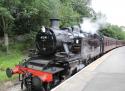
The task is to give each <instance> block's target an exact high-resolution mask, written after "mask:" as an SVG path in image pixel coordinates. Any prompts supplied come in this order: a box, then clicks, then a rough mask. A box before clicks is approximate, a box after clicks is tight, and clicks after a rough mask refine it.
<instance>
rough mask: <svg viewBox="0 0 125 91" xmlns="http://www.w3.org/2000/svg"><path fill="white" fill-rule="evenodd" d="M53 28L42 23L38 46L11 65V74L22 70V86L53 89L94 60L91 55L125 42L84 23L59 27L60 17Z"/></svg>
mask: <svg viewBox="0 0 125 91" xmlns="http://www.w3.org/2000/svg"><path fill="white" fill-rule="evenodd" d="M51 25H52V27H51V28H45V27H42V28H41V30H40V31H39V32H38V34H37V35H36V42H35V43H36V50H32V55H31V56H30V57H29V58H28V59H26V60H24V61H23V62H22V63H21V64H19V65H16V66H15V68H13V69H9V68H7V70H6V73H7V76H8V77H11V76H12V75H13V74H19V80H20V81H21V88H22V89H23V86H25V87H26V89H27V91H38V90H40V91H49V90H50V89H51V88H53V87H54V86H56V85H58V84H59V83H61V82H62V81H63V80H65V79H67V78H68V77H70V76H72V75H74V74H75V73H76V72H78V71H79V70H81V69H82V68H84V67H85V66H86V65H88V64H89V63H91V62H92V61H91V59H93V58H96V57H98V56H100V55H101V54H103V53H105V52H107V51H109V50H111V49H113V48H116V47H119V46H122V45H123V44H125V43H124V41H120V40H116V39H113V38H109V37H106V36H101V35H98V34H89V33H85V32H82V31H81V29H80V27H78V26H74V27H68V28H63V29H59V27H58V26H59V22H58V19H51Z"/></svg>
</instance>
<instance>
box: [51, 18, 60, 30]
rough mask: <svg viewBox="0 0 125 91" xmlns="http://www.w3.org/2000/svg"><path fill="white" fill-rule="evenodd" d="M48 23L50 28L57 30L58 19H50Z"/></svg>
mask: <svg viewBox="0 0 125 91" xmlns="http://www.w3.org/2000/svg"><path fill="white" fill-rule="evenodd" d="M50 23H51V27H52V28H55V29H59V19H56V18H53V19H50Z"/></svg>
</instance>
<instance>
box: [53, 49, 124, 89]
mask: <svg viewBox="0 0 125 91" xmlns="http://www.w3.org/2000/svg"><path fill="white" fill-rule="evenodd" d="M51 91H125V47H120V48H116V49H114V50H112V51H110V52H108V53H107V54H105V55H104V56H102V57H101V58H99V59H97V60H96V61H94V62H93V63H91V64H90V65H88V66H87V67H86V68H84V69H83V70H81V71H80V72H78V73H77V74H75V75H74V76H72V77H71V78H69V79H68V80H66V81H64V82H63V83H61V84H60V85H59V86H57V87H56V88H54V89H52V90H51Z"/></svg>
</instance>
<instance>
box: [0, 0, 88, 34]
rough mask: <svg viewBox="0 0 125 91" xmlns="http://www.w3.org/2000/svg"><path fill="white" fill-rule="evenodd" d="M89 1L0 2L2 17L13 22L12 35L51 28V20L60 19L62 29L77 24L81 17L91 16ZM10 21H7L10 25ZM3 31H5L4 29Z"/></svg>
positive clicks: (26, 0) (12, 0)
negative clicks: (42, 27) (44, 27)
mask: <svg viewBox="0 0 125 91" xmlns="http://www.w3.org/2000/svg"><path fill="white" fill-rule="evenodd" d="M88 1H89V0H78V1H77V0H0V3H1V4H0V23H1V21H2V20H1V15H2V16H6V17H5V20H6V19H9V21H10V20H11V21H13V24H12V22H11V24H10V23H9V26H11V27H12V29H8V28H7V29H6V30H10V31H11V32H10V34H25V33H29V32H31V31H36V30H38V29H39V27H41V26H42V25H45V26H49V25H50V23H49V19H50V18H60V19H61V23H60V26H61V27H65V26H69V25H74V24H77V23H78V22H79V21H80V19H81V17H83V16H89V15H90V13H89V12H90V9H89V7H88V6H87V4H88V3H87V2H88ZM9 21H6V23H8V22H9ZM2 30H3V29H2Z"/></svg>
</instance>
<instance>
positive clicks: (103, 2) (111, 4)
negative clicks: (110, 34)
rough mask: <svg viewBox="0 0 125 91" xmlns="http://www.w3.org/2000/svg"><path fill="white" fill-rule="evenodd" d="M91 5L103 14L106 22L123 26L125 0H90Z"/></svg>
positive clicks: (124, 23) (124, 21)
mask: <svg viewBox="0 0 125 91" xmlns="http://www.w3.org/2000/svg"><path fill="white" fill-rule="evenodd" d="M92 7H93V9H94V10H95V11H96V12H102V13H103V14H105V15H106V17H107V21H108V22H110V23H112V24H116V25H119V26H125V0H92Z"/></svg>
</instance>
